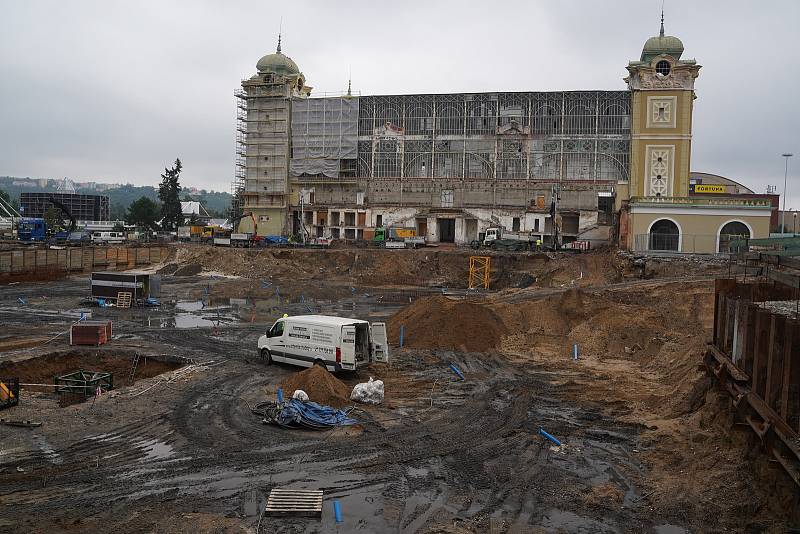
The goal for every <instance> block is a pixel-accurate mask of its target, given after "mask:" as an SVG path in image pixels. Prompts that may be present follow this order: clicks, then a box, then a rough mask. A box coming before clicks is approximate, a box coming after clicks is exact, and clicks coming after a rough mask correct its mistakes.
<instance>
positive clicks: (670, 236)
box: [648, 219, 681, 252]
mask: <svg viewBox="0 0 800 534" xmlns="http://www.w3.org/2000/svg"><path fill="white" fill-rule="evenodd" d="M680 238H681V232H680V230H679V229H678V225H677V224H675V223H674V222H672V221H670V220H669V219H660V220H658V221H656V222H654V223H653V226H651V227H650V236H649V241H650V243H649V247H648V249H649V250H674V251H676V252H677V251H678V250H679V248H678V247H679V244H680Z"/></svg>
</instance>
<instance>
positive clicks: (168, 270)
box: [156, 263, 180, 274]
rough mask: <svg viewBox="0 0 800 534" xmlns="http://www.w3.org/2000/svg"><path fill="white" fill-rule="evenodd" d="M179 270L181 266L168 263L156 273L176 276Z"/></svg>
mask: <svg viewBox="0 0 800 534" xmlns="http://www.w3.org/2000/svg"><path fill="white" fill-rule="evenodd" d="M179 268H180V265H178V264H177V263H168V264H166V265H165V266H163V267H162V268H160V269H159V270H158V271H156V272H157V273H158V274H175V271H177V270H178V269H179Z"/></svg>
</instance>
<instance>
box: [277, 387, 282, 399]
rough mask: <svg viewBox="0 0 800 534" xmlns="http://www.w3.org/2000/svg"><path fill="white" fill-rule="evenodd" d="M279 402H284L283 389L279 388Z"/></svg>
mask: <svg viewBox="0 0 800 534" xmlns="http://www.w3.org/2000/svg"><path fill="white" fill-rule="evenodd" d="M278 402H283V388H278Z"/></svg>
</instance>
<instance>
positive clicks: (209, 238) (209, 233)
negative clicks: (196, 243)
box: [200, 226, 222, 243]
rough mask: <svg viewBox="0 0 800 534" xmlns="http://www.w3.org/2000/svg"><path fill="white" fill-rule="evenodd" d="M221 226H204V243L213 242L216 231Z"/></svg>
mask: <svg viewBox="0 0 800 534" xmlns="http://www.w3.org/2000/svg"><path fill="white" fill-rule="evenodd" d="M221 229H222V228H221V227H219V226H204V227H203V232H202V233H201V234H200V241H202V242H203V243H211V242H213V241H214V232H215V231H216V230H221Z"/></svg>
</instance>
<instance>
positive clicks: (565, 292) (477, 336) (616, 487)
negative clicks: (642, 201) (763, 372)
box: [0, 247, 797, 533]
mask: <svg viewBox="0 0 800 534" xmlns="http://www.w3.org/2000/svg"><path fill="white" fill-rule="evenodd" d="M468 255H469V253H468V252H462V251H457V250H456V251H453V250H450V251H448V250H418V251H364V250H334V251H314V252H309V251H241V250H233V251H232V250H222V251H220V250H216V251H215V250H213V249H208V248H201V247H181V248H180V249H179V250H177V251H176V254H175V255H174V257H173V258H172V259H171V260H170V263H173V264H175V265H173V266H170V265H165V266H163V269H164V273H167V272H173V273H174V272H176V270H178V269H181V268H185V267H187V266H192V267H191V268H188V269H185V270H184V271H182V272H186V273H195V274H188V275H185V276H182V275H180V273H181V271H178V275H177V276H176V275H174V274H164V278H163V285H162V298H161V300H162V302H163V305H162V306H161V307H160V308H157V309H141V308H135V309H130V310H119V309H114V308H102V309H100V308H90V307H88V306H87V305H86V304H84V303H82V302H81V299H82V298H83V297H84V296H85V295H86V294H87V289H88V279H87V278H80V277H78V278H70V279H67V280H64V281H48V282H35V283H20V284H14V285H8V286H3V287H0V322H2V324H3V327H4V328H3V331H2V332H0V374H2V373H3V371H2V369H4V368H5V369H7V370H16V372H18V373H20V374H22V373H23V372H25V370H26V369H27V372H28V374H27V375H25V376H30V377H31V378H34V377H38V379H41V380H44V379H46V377H47V375H48V374H49V373H52V372H54V371H58V372H60V371H61V370H62V369H64V368H65V367H64V366H63V365H60V364H58V361H59V360H60V359H65V358H72V357H78V361H75V362H74V364H75V365H81V364H83V363H86V364H88V365H92V366H102V365H106V366H109V367H111V366H112V363H113V366H114V370H115V371H116V372H117V373H118V374H119V373H121V374H123V375H126V369H128V362H129V359H130V358H132V355H133V354H134V353H137V352H138V353H139V354H142V355H146V356H150V357H151V358H152V359H153V361H166V362H177V363H170V364H169V365H165V366H164V367H163V368H158V369H156V368H155V366H154V367H152V368H151V371H153V372H152V373H150V374H147V373H142V374H141V375H140V376H137V377H136V379H135V382H134V383H133V384H128V383H125V381H124V380H122V379H121V380H120V382H119V384H120V385H119V387H117V388H115V389H114V390H113V391H111V392H109V393H106V394H104V395H102V396H100V397H97V398H92V399H89V400H88V401H87V402H84V403H80V404H75V405H71V406H66V407H64V408H61V407H59V404H58V401H57V399H56V398H55V396H54V395H53V394H52V393H48V392H47V391H46V390H45V389H43V388H28V389H24V390H23V392H22V395H21V402H20V404H19V406H16V407H13V408H10V409H8V410H5V411H3V412H0V417H4V418H8V419H12V418H13V419H33V420H36V421H39V422H42V426H41V427H39V428H35V429H23V428H13V427H6V426H0V444H1V445H0V477H2V478H0V480H2V484H0V504H2V509H3V513H2V514H0V531H14V530H16V531H26V532H108V531H111V530H113V531H117V532H256V531H260V532H293V533H294V532H426V533H434V532H436V533H462V532H464V533H466V532H497V533H505V532H509V533H511V532H658V533H677V532H687V531H691V532H721V531H767V532H784V531H786V530H787V529H789V528H791V527H793V526H794V525H796V524H797V522H796V512H795V508H796V501H797V490H796V488H795V487H794V486H793V484H792V483H791V481H790V480H789V479H788V477H787V476H786V475H785V474H784V473H783V471H782V470H781V469H780V467H778V466H776V465H775V464H773V463H770V462H768V461H767V459H766V457H765V456H764V455H763V454H761V452H760V449H759V446H758V444H757V443H756V442H755V440H754V439H753V438H752V436H751V434H750V433H749V431H747V430H745V429H741V427H738V426H736V425H735V424H734V419H733V417H732V414H731V410H730V408H729V403H730V401H729V399H728V398H727V396H726V395H725V394H724V393H722V392H720V391H719V390H718V389H717V388H716V387H715V386H714V385H713V382H712V381H711V380H710V379H708V378H707V377H706V376H705V374H704V373H703V372H702V370H701V369H700V362H701V354H702V350H703V347H704V344H705V343H706V341H707V339H708V338H709V336H710V326H711V319H712V316H711V314H712V298H713V297H712V295H713V293H712V287H713V283H712V280H713V275H714V274H716V273H721V272H724V270H725V268H726V266H725V265H724V264H723V263H720V262H700V261H688V260H673V261H669V260H658V261H652V262H648V266H647V270H646V272H645V279H640V278H639V274H638V271H637V270H636V269H635V268H634V267H633V266H632V264H631V263H630V261H629V258H626V257H624V256H621V255H619V254H616V253H614V252H610V251H608V252H597V253H592V254H581V255H569V256H559V255H544V254H540V255H535V254H530V255H513V254H507V255H495V256H494V259H495V265H496V267H497V270H496V271H495V272H494V273H493V288H495V289H494V290H493V291H490V292H489V293H486V294H473V293H469V292H464V291H460V290H461V289H463V288H464V286H465V282H466V262H467V257H468ZM195 265H196V266H197V267H198V268H195V267H193V266H195ZM247 267H249V268H250V270H247ZM236 275H239V276H243V277H242V278H233V277H232V276H236ZM245 276H246V277H245ZM520 281H521V282H520ZM20 299H21V300H20ZM23 302H24V303H23ZM82 310H83V311H84V313H85V311H87V310H88V311H91V313H92V314H93V317H92V318H93V319H105V318H110V319H112V320H113V321H114V339H113V340H112V342H111V343H109V344H108V345H105V346H102V347H99V348H91V349H81V350H76V349H71V348H69V347H68V346H66V344H65V341H64V336H59V337H56V338H55V339H53V337H54V336H56V335H57V334H58V333H59V332H63V331H64V330H66V328H67V326H68V325H69V324H70V322H72V321H74V320H76V318H77V317H78V316H79V314H80V312H81V311H82ZM283 313H289V314H304V313H325V314H336V315H345V316H353V317H358V318H366V319H369V320H386V321H388V323H389V333H390V338H391V339H393V340H395V345H394V346H393V347H392V355H391V358H392V361H391V365H390V366H386V365H382V364H374V365H372V366H371V367H370V368H367V369H364V370H362V371H361V372H360V373H359V375H358V376H348V375H345V376H342V377H339V378H341V379H342V380H343V381H344V382H345V383H346V384H347V385H348V387H352V386H353V385H355V384H356V383H358V382H359V381H364V380H366V379H367V378H368V377H369V376H374V377H376V378H380V379H382V380H384V381H385V384H386V399H385V401H384V403H383V404H382V405H380V406H377V407H367V406H358V410H356V411H354V412H353V416H354V417H356V418H357V419H358V420H359V421H360V422H361V424H360V425H357V426H355V427H348V428H339V429H335V430H333V431H327V432H322V433H318V432H311V431H287V430H283V429H280V428H277V427H272V426H268V425H265V424H263V423H262V422H261V420H260V418H259V417H257V416H255V415H253V414H252V413H251V411H250V407H252V406H254V405H255V404H256V403H258V402H260V401H263V400H269V399H274V397H275V393H276V390H277V388H278V387H279V385H280V384H282V383H285V382H286V381H287V380H289V379H290V378H291V377H293V376H294V375H295V374H296V373H297V369H296V368H292V367H289V366H280V365H271V366H265V365H264V364H263V363H262V362H261V361H260V360H259V359H258V358H257V356H256V351H255V347H256V340H257V338H258V336H259V335H260V334H261V333H263V331H264V330H266V328H268V326H269V325H270V324H271V323H272V322H273V321H274V320H275V319H276V318H277V317H280V315H282V314H283ZM400 325H403V326H404V330H405V334H406V336H405V339H404V344H405V346H404V347H403V348H400V347H398V346H397V344H396V343H397V342H398V341H399V339H398V332H399V327H400ZM574 344H577V345H578V348H579V359H578V360H577V361H575V360H573V359H572V347H573V345H574ZM67 354H71V356H65V355H67ZM81 354H83V355H84V356H85V359H84V360H83V361H80V358H79V357H80V355H81ZM35 357H42V358H43V360H47V361H48V364H47V366H45V365H41V366H39V365H34V364H33V363H32V361H33V360H31V358H35ZM111 359H113V360H111ZM43 360H40V361H43ZM104 362H105V364H104ZM109 362H111V363H109ZM120 362H122V363H120ZM451 363H452V364H454V365H456V366H457V367H458V368H459V369H460V370H461V371H462V372H463V374H464V376H465V378H466V380H463V381H462V380H460V379H459V378H458V377H457V376H456V375H455V374H454V373H453V372H452V371H451V370H450V367H449V366H450V364H451ZM98 370H100V369H98ZM36 373H38V375H37V374H36ZM34 375H35V376H34ZM312 400H313V399H312ZM540 428H541V429H544V430H546V431H547V432H549V433H550V434H552V435H554V436H556V437H557V438H558V439H559V440H561V442H562V445H561V446H560V447H556V446H555V445H554V444H553V443H552V442H550V441H547V440H546V439H544V438H543V437H542V436H541V435H540V434H539V429H540ZM281 486H291V487H301V488H314V489H323V490H324V492H325V508H324V512H323V516H322V518H321V519H311V518H274V517H266V516H263V515H262V514H261V511H262V509H263V506H264V502H265V498H266V495H267V494H268V493H269V490H270V489H271V488H273V487H281ZM333 499H338V500H339V501H340V502H341V504H342V509H343V513H344V523H342V524H340V525H336V524H335V522H334V518H333V513H332V510H331V501H332V500H333Z"/></svg>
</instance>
